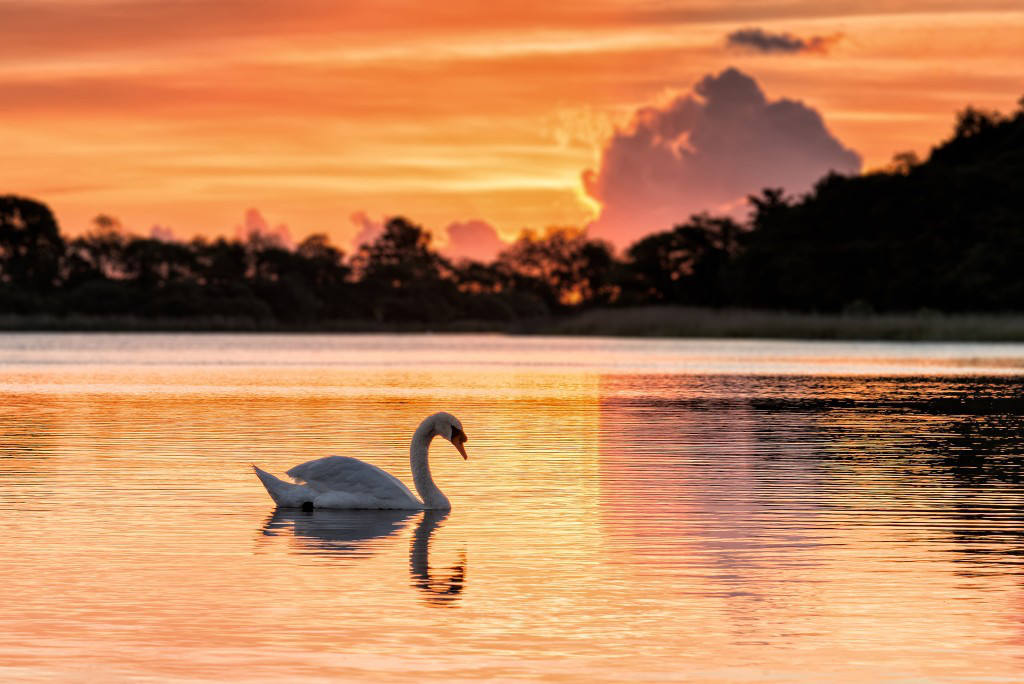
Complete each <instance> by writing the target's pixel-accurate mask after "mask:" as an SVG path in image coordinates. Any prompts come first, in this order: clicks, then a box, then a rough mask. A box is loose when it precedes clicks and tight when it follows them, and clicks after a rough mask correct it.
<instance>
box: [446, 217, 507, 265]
mask: <svg viewBox="0 0 1024 684" xmlns="http://www.w3.org/2000/svg"><path fill="white" fill-rule="evenodd" d="M445 233H446V234H447V236H448V241H447V243H446V244H445V245H444V246H443V247H441V253H442V254H444V255H445V256H446V257H448V258H449V259H473V260H474V261H483V262H489V261H492V260H493V259H494V257H496V256H497V255H498V252H500V251H501V250H502V249H504V248H505V247H507V246H508V245H507V243H505V242H504V241H503V240H502V239H501V238H500V237H498V231H497V230H495V229H494V226H492V225H491V224H489V223H487V222H486V221H481V220H479V219H473V220H471V221H463V222H454V223H450V224H448V227H447V228H446V229H445Z"/></svg>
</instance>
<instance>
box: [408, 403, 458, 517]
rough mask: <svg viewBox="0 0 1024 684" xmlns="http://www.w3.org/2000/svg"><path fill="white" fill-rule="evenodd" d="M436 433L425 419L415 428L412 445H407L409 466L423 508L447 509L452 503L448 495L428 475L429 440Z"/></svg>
mask: <svg viewBox="0 0 1024 684" xmlns="http://www.w3.org/2000/svg"><path fill="white" fill-rule="evenodd" d="M436 434H437V433H436V432H434V425H433V423H430V422H427V421H424V422H423V423H421V424H420V426H419V427H418V428H416V432H415V433H413V436H412V445H411V446H410V447H409V467H410V468H411V469H412V481H413V482H415V483H416V491H417V492H419V494H420V498H421V499H423V506H424V508H427V509H435V510H447V509H449V508H451V507H452V505H451V503H449V501H448V497H446V496H445V495H444V493H443V492H442V491H441V490H440V489H438V487H437V485H436V484H434V478H433V477H431V476H430V463H428V462H427V451H428V450H429V449H430V440H432V439H434V436H435V435H436Z"/></svg>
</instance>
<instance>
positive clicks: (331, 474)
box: [288, 456, 420, 508]
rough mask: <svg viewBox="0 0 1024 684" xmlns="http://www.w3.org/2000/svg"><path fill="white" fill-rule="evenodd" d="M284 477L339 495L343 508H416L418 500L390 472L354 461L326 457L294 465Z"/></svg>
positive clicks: (323, 491) (349, 458) (363, 462)
mask: <svg viewBox="0 0 1024 684" xmlns="http://www.w3.org/2000/svg"><path fill="white" fill-rule="evenodd" d="M288 477H290V478H292V479H293V480H295V481H296V482H298V483H300V484H305V485H306V486H307V487H309V488H310V489H312V490H314V491H316V492H318V493H326V492H331V493H338V494H343V495H344V498H345V499H346V502H347V503H346V504H345V506H344V507H346V508H409V507H411V506H412V507H419V505H420V502H419V500H418V499H417V498H416V497H415V496H413V494H412V492H410V491H409V488H408V487H406V486H405V485H404V484H402V481H401V480H399V479H398V478H397V477H395V476H394V475H392V474H391V473H389V472H387V471H384V470H381V469H380V468H378V467H377V466H375V465H371V464H369V463H367V462H365V461H360V460H359V459H358V458H351V457H350V456H327V457H326V458H318V459H316V460H314V461H308V462H306V463H303V464H302V465H297V466H295V467H294V468H292V469H291V470H289V471H288Z"/></svg>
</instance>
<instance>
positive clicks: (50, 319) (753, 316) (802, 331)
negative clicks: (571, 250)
mask: <svg viewBox="0 0 1024 684" xmlns="http://www.w3.org/2000/svg"><path fill="white" fill-rule="evenodd" d="M0 331H53V332H60V331H77V332H90V331H92V332H268V333H270V332H274V333H281V332H323V333H332V332H333V333H416V332H449V333H457V332H467V333H469V332H494V333H508V334H526V335H529V334H540V335H606V336H611V337H740V338H742V337H747V338H751V337H760V338H779V339H823V340H922V341H954V340H963V341H992V342H1024V314H989V313H986V314H942V313H936V312H919V313H892V314H875V313H844V314H814V313H794V312H785V311H761V310H747V309H702V308H689V307H669V306H666V307H653V306H652V307H638V308H622V309H592V310H589V311H585V312H582V313H579V314H574V315H570V316H565V317H551V318H541V319H531V320H524V321H515V322H509V323H501V322H494V321H479V320H465V319H463V320H455V321H451V322H447V323H416V322H406V323H398V322H392V323H381V322H376V321H368V320H323V321H318V322H316V323H314V324H310V325H301V326H290V325H281V324H274V323H268V322H266V321H260V320H255V319H250V318H245V317H238V318H229V317H216V316H206V317H197V318H142V317H135V316H83V315H72V316H67V317H60V316H53V315H47V314H39V315H14V314H8V315H0Z"/></svg>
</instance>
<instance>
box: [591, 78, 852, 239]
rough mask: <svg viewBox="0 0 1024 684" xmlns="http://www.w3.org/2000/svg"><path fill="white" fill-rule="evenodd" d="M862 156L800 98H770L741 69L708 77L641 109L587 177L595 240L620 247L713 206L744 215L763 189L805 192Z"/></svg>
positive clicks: (619, 131)
mask: <svg viewBox="0 0 1024 684" xmlns="http://www.w3.org/2000/svg"><path fill="white" fill-rule="evenodd" d="M860 165H861V159H860V155H858V154H857V153H856V152H854V151H853V150H851V149H849V148H847V147H844V146H843V145H842V144H841V143H840V142H839V141H838V140H837V139H836V138H835V137H833V136H832V134H831V133H829V131H828V129H826V128H825V124H824V122H823V121H822V118H821V116H820V115H819V114H818V112H817V111H815V110H814V109H812V108H810V107H808V106H806V105H804V104H803V103H801V102H798V101H795V100H788V99H779V100H774V101H770V100H768V99H767V98H766V97H765V94H764V93H763V92H762V90H761V88H760V87H759V86H758V84H757V82H756V81H755V80H754V79H753V78H751V77H750V76H747V75H746V74H744V73H742V72H740V71H739V70H737V69H734V68H730V69H726V70H725V71H723V72H722V73H720V74H718V75H717V76H715V75H708V76H706V77H704V79H702V80H701V81H700V82H699V83H698V84H697V85H696V86H695V87H694V91H693V93H692V94H687V95H683V96H680V97H677V98H676V99H674V100H673V101H671V102H669V103H668V104H666V105H664V106H648V107H643V108H641V109H639V110H637V111H636V112H635V113H634V115H633V118H632V121H631V122H630V123H629V125H627V126H626V127H624V128H620V129H617V130H616V131H615V132H614V133H613V134H612V136H611V138H610V139H609V140H608V141H607V143H606V144H605V146H604V149H603V151H602V153H601V160H600V165H599V167H598V168H597V169H596V170H587V171H585V172H584V173H583V186H584V190H585V191H586V193H587V194H588V195H590V196H591V197H592V198H594V199H595V200H596V201H597V202H598V203H600V205H601V211H600V214H599V216H598V218H597V219H596V220H595V221H594V222H593V223H592V224H591V225H590V229H589V232H590V234H591V236H593V237H598V238H603V239H607V240H610V241H611V242H613V243H614V244H616V245H618V246H620V247H624V246H626V245H628V244H630V243H631V242H633V241H634V240H636V239H637V238H639V237H641V236H643V235H646V234H648V233H651V232H653V231H656V230H665V229H667V228H670V227H672V226H673V225H675V224H677V223H680V222H682V221H685V220H686V219H687V218H688V217H689V216H690V215H691V214H694V213H697V212H700V211H712V212H723V213H733V214H742V213H743V212H744V210H745V203H744V201H745V198H746V196H747V195H748V194H751V193H756V192H758V191H759V190H760V189H761V188H763V187H782V188H784V189H785V190H786V191H787V192H788V193H800V192H803V191H806V190H808V189H809V188H810V187H811V186H812V185H813V183H814V182H815V181H816V180H817V179H818V178H820V177H821V176H822V175H824V174H825V173H827V172H829V171H837V172H839V173H857V172H858V171H859V170H860Z"/></svg>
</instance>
